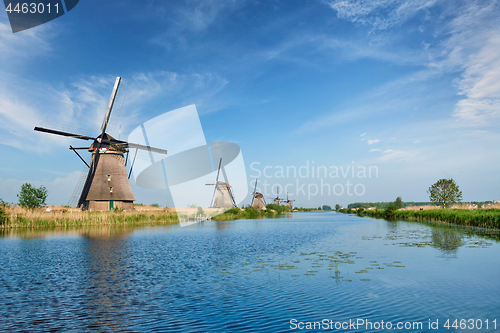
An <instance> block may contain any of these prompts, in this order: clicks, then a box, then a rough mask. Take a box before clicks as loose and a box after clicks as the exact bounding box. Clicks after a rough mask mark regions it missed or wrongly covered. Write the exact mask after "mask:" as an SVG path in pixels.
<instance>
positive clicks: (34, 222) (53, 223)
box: [0, 206, 179, 229]
mask: <svg viewBox="0 0 500 333" xmlns="http://www.w3.org/2000/svg"><path fill="white" fill-rule="evenodd" d="M4 210H5V213H6V215H3V216H4V217H3V219H1V220H0V228H4V229H5V228H33V227H73V226H92V225H141V224H171V223H178V221H179V220H178V217H177V214H176V213H175V212H171V211H169V210H167V209H164V210H154V211H138V210H135V211H127V212H124V211H114V212H88V211H85V212H82V211H78V210H76V209H73V210H71V209H57V210H51V211H50V212H47V211H46V210H44V209H34V210H31V209H27V208H22V207H18V206H11V207H6V208H4Z"/></svg>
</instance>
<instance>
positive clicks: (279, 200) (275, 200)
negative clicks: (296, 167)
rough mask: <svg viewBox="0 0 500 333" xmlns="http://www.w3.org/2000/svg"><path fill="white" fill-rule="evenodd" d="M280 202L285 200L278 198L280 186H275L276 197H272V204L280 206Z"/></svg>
mask: <svg viewBox="0 0 500 333" xmlns="http://www.w3.org/2000/svg"><path fill="white" fill-rule="evenodd" d="M282 202H285V200H283V199H280V188H279V187H277V188H276V198H274V204H275V205H278V206H280V205H281V203H282Z"/></svg>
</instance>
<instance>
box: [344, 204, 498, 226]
mask: <svg viewBox="0 0 500 333" xmlns="http://www.w3.org/2000/svg"><path fill="white" fill-rule="evenodd" d="M339 212H341V213H345V214H351V213H353V212H352V211H351V210H350V209H345V208H344V209H341V210H339ZM356 214H357V215H360V216H364V215H367V216H371V217H382V218H386V219H403V220H404V219H409V220H418V221H426V220H427V221H439V222H447V223H454V224H457V225H465V226H474V227H481V228H493V229H500V209H496V208H491V209H473V210H467V209H429V210H417V211H413V210H398V209H377V210H364V209H359V210H358V211H356Z"/></svg>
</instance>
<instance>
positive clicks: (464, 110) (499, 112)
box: [453, 98, 500, 126]
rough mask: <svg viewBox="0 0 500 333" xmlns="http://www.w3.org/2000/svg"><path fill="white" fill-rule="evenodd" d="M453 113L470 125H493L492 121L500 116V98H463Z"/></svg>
mask: <svg viewBox="0 0 500 333" xmlns="http://www.w3.org/2000/svg"><path fill="white" fill-rule="evenodd" d="M453 115H454V116H455V117H457V118H458V119H459V120H461V121H463V122H464V123H465V124H467V125H470V126H492V125H493V124H494V123H492V121H493V120H495V119H498V118H500V99H472V98H469V99H464V100H461V101H459V102H458V103H457V104H456V106H455V110H454V111H453Z"/></svg>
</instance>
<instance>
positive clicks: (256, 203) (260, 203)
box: [252, 179, 266, 210]
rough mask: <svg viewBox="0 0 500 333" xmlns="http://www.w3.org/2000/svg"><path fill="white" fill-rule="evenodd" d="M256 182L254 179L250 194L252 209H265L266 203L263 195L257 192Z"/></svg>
mask: <svg viewBox="0 0 500 333" xmlns="http://www.w3.org/2000/svg"><path fill="white" fill-rule="evenodd" d="M257 181H258V179H255V188H254V189H253V193H252V207H254V208H257V209H258V210H262V209H266V202H265V200H264V195H263V194H262V193H260V192H257Z"/></svg>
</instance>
